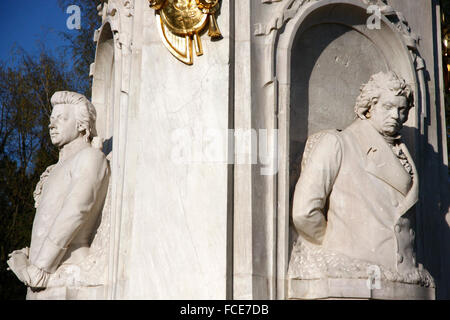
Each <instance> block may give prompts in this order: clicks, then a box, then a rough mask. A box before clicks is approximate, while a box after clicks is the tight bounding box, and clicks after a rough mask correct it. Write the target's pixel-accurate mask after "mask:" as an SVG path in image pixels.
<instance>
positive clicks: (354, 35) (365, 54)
mask: <svg viewBox="0 0 450 320" xmlns="http://www.w3.org/2000/svg"><path fill="white" fill-rule="evenodd" d="M366 10H367V6H366V5H364V3H363V2H361V1H352V0H342V1H318V2H312V3H308V4H304V5H303V8H300V9H298V12H297V14H296V15H295V16H294V17H293V18H292V20H291V21H289V22H288V23H287V24H286V26H285V29H284V30H283V32H282V33H281V34H280V36H279V41H278V44H277V45H276V47H277V58H276V59H277V70H276V74H277V77H278V78H279V79H280V90H279V108H280V110H283V109H286V110H289V111H288V113H289V115H288V116H286V118H284V117H280V120H281V121H279V129H280V132H285V137H286V141H285V146H284V145H283V143H281V144H280V145H281V148H280V149H281V150H280V152H281V154H282V156H281V157H282V158H284V157H283V153H284V154H285V155H286V160H285V161H286V164H285V167H284V168H285V169H284V170H286V171H287V172H289V178H288V179H289V181H284V178H281V179H279V184H278V185H279V195H280V198H281V199H283V198H284V199H286V206H285V207H283V206H281V207H280V209H279V212H278V216H279V220H278V223H279V224H280V225H283V224H285V225H286V228H285V229H284V230H286V232H287V239H288V241H287V243H283V242H282V241H279V242H278V251H279V252H285V254H286V256H284V257H279V258H281V259H279V266H278V270H279V272H280V270H282V268H283V261H284V262H285V263H286V262H287V261H288V260H289V257H290V254H291V250H292V248H293V243H294V241H295V240H296V239H297V234H296V232H295V230H294V227H293V224H292V218H291V217H292V212H291V211H292V198H293V193H294V188H295V184H296V182H297V180H298V178H299V176H300V164H301V160H302V154H303V151H304V147H305V143H306V139H307V137H308V136H310V135H312V134H314V133H317V132H318V131H321V130H326V129H344V128H345V127H347V126H348V125H349V124H350V123H351V122H352V121H353V120H354V119H355V115H354V111H353V108H354V104H355V101H356V98H357V96H358V95H359V89H360V86H361V85H362V84H363V83H367V81H368V80H369V78H370V76H371V75H372V74H375V73H378V72H380V71H387V70H393V71H394V72H396V73H397V74H398V75H399V76H401V77H403V78H404V79H406V81H407V82H408V83H410V84H411V85H412V87H413V88H414V91H415V107H414V108H412V109H411V111H410V114H409V119H408V122H407V123H406V124H405V129H404V132H403V136H404V139H405V141H406V144H407V145H408V148H409V150H411V153H412V155H413V157H415V156H416V154H415V153H416V143H417V130H416V128H417V127H418V115H419V113H420V111H421V110H422V108H423V106H422V105H421V101H420V97H421V96H422V94H423V92H422V90H423V84H421V83H420V81H419V80H418V72H420V71H418V72H416V67H415V65H414V59H416V55H415V53H414V51H413V50H412V48H413V47H412V46H408V45H409V43H408V45H407V44H406V43H405V41H406V42H407V41H411V38H410V37H409V35H408V34H407V33H405V32H403V31H402V29H401V28H396V26H395V25H394V24H393V23H392V22H391V21H388V19H387V17H386V16H382V18H381V23H380V29H369V28H368V27H367V19H368V14H367V11H366ZM394 21H398V20H396V19H394ZM398 26H401V24H399V25H398ZM419 59H420V57H419ZM281 168H283V165H281ZM283 217H284V221H283ZM278 230H283V227H281V228H279V229H278ZM418 241H420V240H418ZM285 246H287V248H286V247H285ZM284 268H285V269H284V270H287V264H286V265H285V266H284ZM288 277H289V276H288V275H287V276H286V279H287V278H288ZM289 281H291V280H289ZM286 283H287V282H284V281H283V280H282V279H280V280H279V281H278V295H279V297H280V298H281V297H283V296H284V297H285V298H294V299H295V298H298V297H297V293H296V292H294V291H295V290H294V291H292V292H291V291H289V288H288V287H289V285H286ZM283 288H284V289H283ZM361 288H362V289H361V293H360V294H359V295H358V297H355V298H374V297H375V295H376V293H374V292H371V290H370V289H367V290H366V286H365V285H363V286H361ZM330 294H331V296H330V297H324V298H343V297H345V294H344V293H336V294H333V293H332V292H331V293H330ZM380 298H392V297H390V296H382V297H381V296H380Z"/></svg>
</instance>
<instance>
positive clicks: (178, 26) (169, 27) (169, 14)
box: [149, 0, 222, 65]
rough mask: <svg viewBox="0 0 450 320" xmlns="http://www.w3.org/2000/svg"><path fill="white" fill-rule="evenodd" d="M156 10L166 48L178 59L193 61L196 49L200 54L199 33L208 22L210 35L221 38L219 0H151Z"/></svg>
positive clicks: (189, 63) (158, 24)
mask: <svg viewBox="0 0 450 320" xmlns="http://www.w3.org/2000/svg"><path fill="white" fill-rule="evenodd" d="M149 2H150V7H151V8H152V9H155V10H156V22H157V26H158V31H159V34H160V36H161V39H162V41H163V43H164V45H165V46H166V48H167V49H168V50H169V51H170V53H172V54H173V55H174V56H175V57H176V58H177V59H178V60H180V61H182V62H183V63H185V64H188V65H191V64H193V62H194V59H193V57H194V49H195V53H196V55H197V56H201V55H202V54H203V47H202V42H201V38H200V33H201V32H202V31H203V30H204V29H205V27H206V25H207V24H208V23H209V32H208V35H209V36H210V37H211V38H212V39H220V38H221V37H222V34H221V33H220V30H219V26H218V24H217V20H216V17H215V14H216V12H217V11H218V10H219V7H220V3H219V0H149Z"/></svg>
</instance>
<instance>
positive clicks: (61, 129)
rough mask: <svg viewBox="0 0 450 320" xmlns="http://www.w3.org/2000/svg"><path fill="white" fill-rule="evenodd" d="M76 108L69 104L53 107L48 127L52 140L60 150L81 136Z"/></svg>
mask: <svg viewBox="0 0 450 320" xmlns="http://www.w3.org/2000/svg"><path fill="white" fill-rule="evenodd" d="M75 108H76V107H75V106H72V105H68V104H58V105H55V106H54V107H53V110H52V114H51V116H50V124H49V126H48V127H49V129H50V139H51V140H52V143H53V144H54V145H55V146H57V147H58V148H61V147H63V146H64V145H66V144H68V143H69V142H72V141H73V140H75V139H76V138H78V137H79V136H80V135H81V133H80V132H79V130H78V128H77V120H76V116H75Z"/></svg>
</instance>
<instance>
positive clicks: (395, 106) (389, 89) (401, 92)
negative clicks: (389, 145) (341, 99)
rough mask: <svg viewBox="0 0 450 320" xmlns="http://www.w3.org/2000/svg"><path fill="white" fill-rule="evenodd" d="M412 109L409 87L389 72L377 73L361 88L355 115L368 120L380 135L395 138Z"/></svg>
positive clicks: (412, 101)
mask: <svg viewBox="0 0 450 320" xmlns="http://www.w3.org/2000/svg"><path fill="white" fill-rule="evenodd" d="M413 106H414V96H413V93H412V89H411V86H410V85H408V84H407V83H406V82H405V80H404V79H401V78H399V77H398V76H397V75H396V74H395V73H394V72H392V71H390V72H380V73H377V74H375V75H373V76H372V77H370V80H369V82H368V83H366V84H364V85H363V86H361V93H360V95H359V97H358V98H357V99H356V105H355V113H356V114H357V116H358V117H359V118H360V119H363V120H367V121H370V122H371V123H372V125H373V126H374V128H375V129H377V131H378V132H379V133H380V134H382V135H386V136H395V135H397V134H398V133H399V131H400V129H401V128H402V127H403V124H404V123H405V122H406V121H407V120H408V113H409V109H411V108H412V107H413Z"/></svg>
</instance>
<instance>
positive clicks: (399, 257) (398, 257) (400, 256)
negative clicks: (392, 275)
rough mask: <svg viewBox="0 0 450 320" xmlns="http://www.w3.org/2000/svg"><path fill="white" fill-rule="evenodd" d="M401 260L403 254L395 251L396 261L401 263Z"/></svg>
mask: <svg viewBox="0 0 450 320" xmlns="http://www.w3.org/2000/svg"><path fill="white" fill-rule="evenodd" d="M402 262H403V256H402V255H401V254H399V253H397V263H402Z"/></svg>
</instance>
